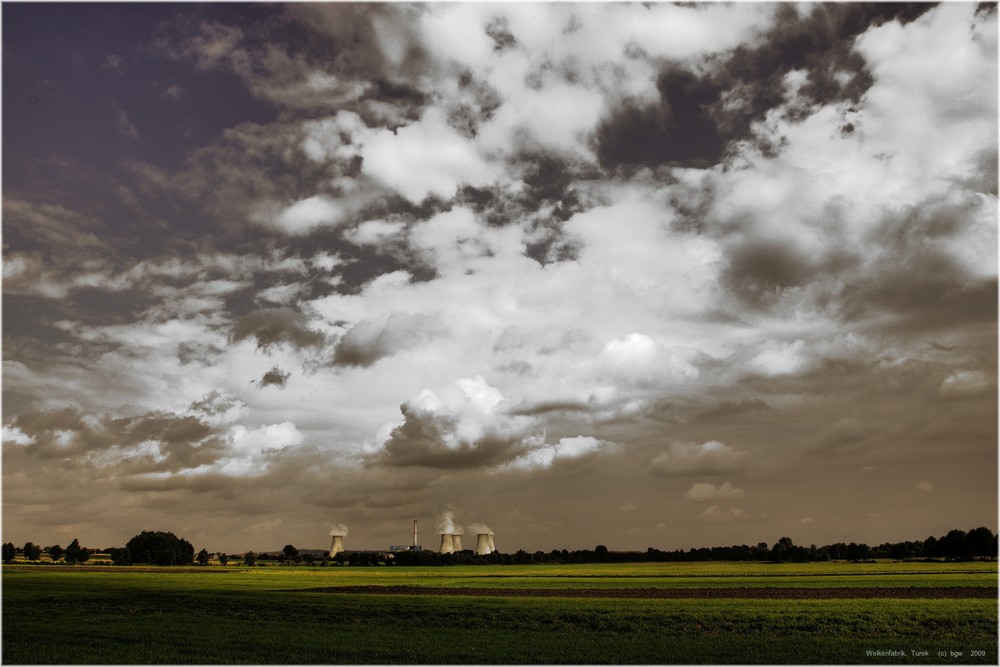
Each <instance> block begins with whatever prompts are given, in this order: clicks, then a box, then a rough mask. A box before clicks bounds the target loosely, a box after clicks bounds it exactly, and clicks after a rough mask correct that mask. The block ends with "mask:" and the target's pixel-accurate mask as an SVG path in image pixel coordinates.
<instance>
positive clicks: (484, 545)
mask: <svg viewBox="0 0 1000 667" xmlns="http://www.w3.org/2000/svg"><path fill="white" fill-rule="evenodd" d="M491 551H493V550H492V549H490V536H489V535H488V534H487V533H479V534H478V535H476V553H477V554H479V555H480V556H485V555H486V554H488V553H490V552H491Z"/></svg>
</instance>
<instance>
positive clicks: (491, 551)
mask: <svg viewBox="0 0 1000 667" xmlns="http://www.w3.org/2000/svg"><path fill="white" fill-rule="evenodd" d="M496 550H497V545H495V544H493V533H490V553H493V552H494V551H496Z"/></svg>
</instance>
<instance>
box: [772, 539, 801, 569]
mask: <svg viewBox="0 0 1000 667" xmlns="http://www.w3.org/2000/svg"><path fill="white" fill-rule="evenodd" d="M794 547H795V544H794V543H793V542H792V538H790V537H782V538H781V539H780V540H778V541H777V542H775V543H774V546H773V547H771V560H772V561H774V562H775V563H782V562H785V561H789V560H791V559H792V549H793V548H794Z"/></svg>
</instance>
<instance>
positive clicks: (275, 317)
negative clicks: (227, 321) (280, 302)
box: [229, 308, 326, 350]
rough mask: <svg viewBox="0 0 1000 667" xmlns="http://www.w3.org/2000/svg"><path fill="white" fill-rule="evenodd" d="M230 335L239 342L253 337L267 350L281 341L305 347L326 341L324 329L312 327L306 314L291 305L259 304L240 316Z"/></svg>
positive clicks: (258, 344)
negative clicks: (321, 331) (288, 306)
mask: <svg viewBox="0 0 1000 667" xmlns="http://www.w3.org/2000/svg"><path fill="white" fill-rule="evenodd" d="M229 335H230V337H231V338H232V340H234V341H236V342H239V341H242V340H247V339H249V338H252V339H254V340H255V341H256V343H257V347H259V348H261V349H265V350H266V349H268V348H271V347H274V346H276V345H280V344H282V343H288V344H289V345H291V346H292V347H295V348H298V349H303V348H308V347H318V346H321V345H323V344H324V343H325V342H326V337H325V336H324V335H323V334H322V333H320V332H318V331H314V330H313V329H310V328H309V326H308V322H307V320H306V317H305V315H303V314H302V313H301V312H299V311H297V310H294V309H292V308H259V309H257V310H255V311H253V312H251V313H248V314H246V315H244V316H243V317H241V318H240V319H239V320H237V321H236V322H235V324H234V325H233V329H232V331H231V332H230V334H229Z"/></svg>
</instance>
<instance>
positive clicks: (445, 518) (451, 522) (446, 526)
mask: <svg viewBox="0 0 1000 667" xmlns="http://www.w3.org/2000/svg"><path fill="white" fill-rule="evenodd" d="M437 528H438V533H446V534H448V535H461V534H462V528H461V526H459V527H458V528H456V527H455V513H454V512H453V511H451V510H445V511H443V512H441V516H440V517H438V522H437Z"/></svg>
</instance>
